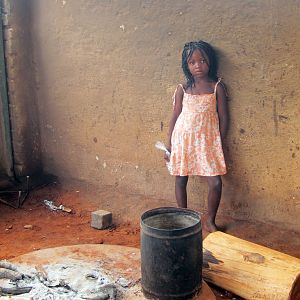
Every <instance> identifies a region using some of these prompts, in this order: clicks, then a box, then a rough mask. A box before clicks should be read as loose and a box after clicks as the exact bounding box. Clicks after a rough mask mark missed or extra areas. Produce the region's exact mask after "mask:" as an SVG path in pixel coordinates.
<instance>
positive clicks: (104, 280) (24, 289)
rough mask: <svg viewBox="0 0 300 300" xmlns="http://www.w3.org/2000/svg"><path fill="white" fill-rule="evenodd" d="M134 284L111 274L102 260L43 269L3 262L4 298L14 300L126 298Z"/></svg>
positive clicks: (0, 267)
mask: <svg viewBox="0 0 300 300" xmlns="http://www.w3.org/2000/svg"><path fill="white" fill-rule="evenodd" d="M134 284H135V283H132V282H129V281H128V280H126V279H125V278H122V277H117V278H116V277H115V276H113V275H112V274H109V272H108V271H107V270H104V269H103V268H101V262H100V261H96V262H94V263H90V262H82V261H78V260H74V259H66V262H65V263H63V264H61V263H57V264H49V265H43V266H39V267H30V266H27V265H22V264H13V263H11V262H8V261H5V260H3V261H0V296H7V295H14V299H18V297H19V296H22V297H28V299H34V300H40V299H43V300H53V299H59V300H64V299H72V300H77V299H78V300H79V299H89V300H108V299H109V300H110V299H122V298H123V296H124V295H125V294H126V292H128V291H129V290H130V289H131V288H132V287H133V286H134ZM16 295H19V296H16ZM0 298H1V297H0Z"/></svg>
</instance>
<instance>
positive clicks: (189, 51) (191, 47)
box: [182, 40, 218, 87]
mask: <svg viewBox="0 0 300 300" xmlns="http://www.w3.org/2000/svg"><path fill="white" fill-rule="evenodd" d="M195 50H199V51H200V52H201V53H202V55H205V56H206V57H207V59H208V62H207V63H208V66H209V71H208V77H209V78H210V79H211V80H214V81H217V80H218V76H217V71H218V61H217V56H216V52H215V50H214V49H213V47H212V46H211V45H210V44H208V43H206V42H204V41H201V40H200V41H198V42H189V43H186V44H185V45H184V48H183V51H182V70H183V73H184V75H185V77H186V80H187V87H192V86H193V85H194V83H195V82H194V77H193V76H192V74H191V72H190V70H189V67H188V60H189V59H190V58H191V56H192V55H193V53H194V51H195Z"/></svg>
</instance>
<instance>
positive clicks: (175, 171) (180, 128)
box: [169, 80, 226, 176]
mask: <svg viewBox="0 0 300 300" xmlns="http://www.w3.org/2000/svg"><path fill="white" fill-rule="evenodd" d="M219 82H220V80H219V81H218V82H217V83H216V85H215V89H214V93H213V94H203V95H191V94H187V93H186V92H185V90H184V88H183V86H182V85H181V84H180V85H179V86H178V87H177V88H182V89H183V92H184V96H183V101H182V112H181V113H180V115H179V117H178V119H177V121H176V124H175V126H174V130H173V133H172V138H171V143H172V152H171V156H170V164H169V166H170V174H171V175H176V176H187V175H200V176H216V175H223V174H225V173H226V165H225V160H224V154H223V149H222V143H221V135H220V130H219V117H218V113H217V100H216V89H217V85H218V83H219ZM174 95H175V94H174ZM174 101H175V98H174ZM173 105H174V102H173Z"/></svg>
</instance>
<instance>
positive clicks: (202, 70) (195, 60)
mask: <svg viewBox="0 0 300 300" xmlns="http://www.w3.org/2000/svg"><path fill="white" fill-rule="evenodd" d="M187 63H188V68H189V70H190V72H191V74H192V76H193V77H194V78H206V77H207V76H208V71H209V65H208V63H209V62H208V59H207V57H206V55H204V54H202V53H201V51H200V50H198V49H197V50H195V51H194V52H193V54H192V56H191V57H190V58H189V59H188V62H187Z"/></svg>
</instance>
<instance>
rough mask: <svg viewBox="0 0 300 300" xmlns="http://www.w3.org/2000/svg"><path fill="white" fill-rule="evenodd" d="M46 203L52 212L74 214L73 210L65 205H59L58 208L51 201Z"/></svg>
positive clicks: (45, 201)
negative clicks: (60, 211)
mask: <svg viewBox="0 0 300 300" xmlns="http://www.w3.org/2000/svg"><path fill="white" fill-rule="evenodd" d="M44 203H45V205H46V206H47V207H48V208H49V209H50V210H53V211H56V210H62V211H64V212H67V213H71V212H72V209H71V208H69V207H65V206H64V205H62V204H61V205H59V206H56V205H55V204H54V202H53V201H50V200H44Z"/></svg>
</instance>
